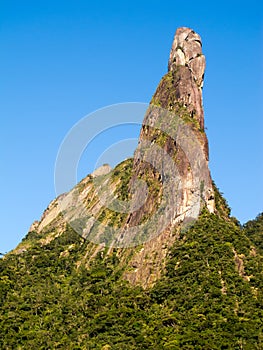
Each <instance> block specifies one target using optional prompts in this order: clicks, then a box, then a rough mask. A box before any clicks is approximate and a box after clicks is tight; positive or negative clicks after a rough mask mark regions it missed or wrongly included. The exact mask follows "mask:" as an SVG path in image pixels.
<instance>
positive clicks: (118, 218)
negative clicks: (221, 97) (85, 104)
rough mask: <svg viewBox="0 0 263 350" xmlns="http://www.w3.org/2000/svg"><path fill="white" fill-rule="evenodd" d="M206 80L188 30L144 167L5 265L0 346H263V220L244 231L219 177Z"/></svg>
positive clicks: (0, 266)
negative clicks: (212, 167) (208, 126)
mask: <svg viewBox="0 0 263 350" xmlns="http://www.w3.org/2000/svg"><path fill="white" fill-rule="evenodd" d="M204 70H205V57H204V55H203V53H202V43H201V38H200V37H199V35H198V34H197V33H195V32H194V31H192V30H191V29H188V28H179V29H178V30H177V32H176V35H175V38H174V41H173V45H172V49H171V53H170V58H169V63H168V73H167V74H166V75H165V76H164V77H163V78H162V79H161V81H160V84H159V85H158V87H157V90H156V92H155V93H154V95H153V98H152V100H151V103H150V105H149V108H148V110H147V112H146V115H145V117H144V121H143V125H142V129H141V133H140V138H139V143H138V147H137V149H136V151H135V154H134V157H133V158H131V159H126V160H124V161H123V162H122V163H120V164H119V165H117V166H116V167H115V168H114V169H111V168H110V167H109V166H108V165H104V166H103V167H101V168H99V169H97V170H96V171H95V172H94V173H93V174H89V175H87V177H85V178H84V179H83V180H82V181H80V183H78V184H77V185H76V186H75V187H74V188H73V189H72V190H71V191H70V192H68V193H65V194H62V195H60V196H59V197H58V198H56V199H54V200H53V201H52V202H51V203H50V205H49V206H48V208H47V209H46V210H45V211H44V213H43V216H42V217H41V219H40V220H39V221H35V222H34V223H33V224H32V226H31V228H30V230H29V232H28V234H27V235H26V237H25V238H24V239H23V240H22V242H21V243H20V244H19V245H18V246H17V247H16V248H15V249H14V250H13V251H11V252H10V253H8V254H6V255H5V256H4V257H3V258H2V259H0V297H1V299H0V300H1V301H0V310H1V312H0V334H1V337H0V348H1V349H7V350H8V349H100V350H109V349H116V350H117V349H125V350H126V349H153V350H156V349H200V350H203V349H207V350H210V349H248V350H250V349H263V245H262V235H263V223H262V222H263V221H262V220H263V214H260V215H259V216H258V217H257V218H256V219H255V220H251V221H249V222H248V223H246V224H245V225H244V226H241V225H240V223H239V222H238V220H237V219H236V218H233V217H231V213H230V208H229V206H228V204H227V201H226V200H225V199H224V198H223V196H222V194H221V193H220V192H219V190H218V189H217V187H216V185H215V184H214V183H213V181H212V179H211V175H210V171H209V167H208V159H209V154H208V141H207V137H206V134H205V128H204V113H203V106H202V86H203V77H204ZM142 183H144V184H146V185H147V186H144V185H142ZM101 198H103V201H102V200H101ZM244 205H245V203H244ZM123 207H125V208H126V209H125V210H121V208H123Z"/></svg>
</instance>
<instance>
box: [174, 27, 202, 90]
mask: <svg viewBox="0 0 263 350" xmlns="http://www.w3.org/2000/svg"><path fill="white" fill-rule="evenodd" d="M178 66H186V67H188V68H189V70H190V71H191V73H192V75H193V78H194V80H195V82H196V84H197V85H198V87H202V86H203V78H204V71H205V56H204V55H203V53H202V40H201V37H200V35H199V34H197V33H196V32H194V31H193V30H192V29H190V28H186V27H181V28H178V29H177V30H176V33H175V36H174V40H173V44H172V49H171V52H170V58H169V63H168V71H169V72H170V71H174V70H176V69H177V68H178Z"/></svg>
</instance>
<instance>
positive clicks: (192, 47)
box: [126, 28, 215, 286]
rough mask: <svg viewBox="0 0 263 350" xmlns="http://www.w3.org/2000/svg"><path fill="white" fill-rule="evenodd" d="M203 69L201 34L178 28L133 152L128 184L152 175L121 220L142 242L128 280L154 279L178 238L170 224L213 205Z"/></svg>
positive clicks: (186, 221) (146, 281) (182, 222)
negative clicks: (137, 229)
mask: <svg viewBox="0 0 263 350" xmlns="http://www.w3.org/2000/svg"><path fill="white" fill-rule="evenodd" d="M204 69H205V57H204V55H203V54H202V42H201V38H200V36H199V35H198V34H197V33H195V32H194V31H193V30H191V29H189V28H179V29H178V30H177V31H176V35H175V38H174V41H173V45H172V49H171V53H170V58H169V63H168V73H167V74H166V75H165V76H164V77H163V78H162V80H161V82H160V84H159V86H158V87H157V90H156V92H155V94H154V95H153V98H152V101H151V104H150V107H149V109H148V111H147V113H146V116H145V118H144V121H143V127H142V129H141V133H140V138H139V144H138V148H137V150H136V152H135V156H134V164H133V172H132V174H133V175H132V180H131V188H134V187H135V186H134V184H135V182H136V181H137V179H140V178H142V179H143V178H144V176H145V174H147V178H148V183H150V181H149V178H150V179H152V186H151V184H150V187H152V188H150V189H148V191H149V194H148V196H147V199H146V200H144V198H145V193H143V191H142V190H141V189H139V190H137V191H136V190H135V193H134V197H135V199H136V202H137V203H138V202H142V205H141V207H140V208H139V209H138V210H136V211H134V212H132V213H130V215H129V217H128V219H127V222H126V226H127V227H129V228H130V227H140V230H141V231H142V232H141V233H140V235H139V237H138V239H139V240H140V239H141V240H142V241H143V243H144V248H143V250H141V251H140V252H139V253H137V254H136V255H135V256H134V257H133V258H132V259H131V262H130V266H131V268H132V267H134V266H135V267H136V268H134V269H133V270H132V269H131V270H132V271H129V272H127V273H126V278H127V279H129V280H130V281H131V282H132V283H143V284H144V285H145V286H147V285H149V284H151V283H152V282H153V280H154V279H155V278H158V275H159V274H160V269H161V268H162V264H161V261H164V258H165V256H166V254H167V251H168V248H169V246H171V245H172V244H173V242H174V240H175V239H177V237H178V236H177V234H175V233H174V232H175V227H176V226H177V225H178V224H180V225H181V226H182V225H184V227H185V225H187V224H189V223H191V222H193V221H194V220H195V219H196V218H197V217H198V215H199V213H200V210H201V209H202V207H203V206H206V207H207V208H208V210H209V211H210V212H213V211H214V209H215V203H214V191H213V185H212V180H211V176H210V172H209V168H208V142H207V137H206V134H205V131H204V112H203V105H202V86H203V78H204ZM141 197H142V198H141ZM163 202H164V204H163V205H162V203H163ZM158 211H159V214H157V219H156V220H155V221H153V224H152V226H150V225H148V227H147V225H146V224H145V220H146V221H149V222H151V217H152V216H154V215H155V213H156V212H157V213H158ZM149 232H150V233H149ZM152 232H154V234H153V233H152ZM142 237H143V238H142ZM145 256H151V257H152V258H151V259H148V260H147V259H145V258H144V257H145ZM153 257H154V258H153Z"/></svg>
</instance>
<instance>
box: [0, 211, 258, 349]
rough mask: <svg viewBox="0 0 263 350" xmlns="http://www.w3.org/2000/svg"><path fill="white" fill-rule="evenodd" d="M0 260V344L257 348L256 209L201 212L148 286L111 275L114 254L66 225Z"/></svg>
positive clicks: (115, 262)
mask: <svg viewBox="0 0 263 350" xmlns="http://www.w3.org/2000/svg"><path fill="white" fill-rule="evenodd" d="M38 239H39V238H38V237H36V235H34V234H29V235H28V237H26V240H31V241H34V242H35V244H34V245H33V247H32V248H30V249H28V250H27V251H25V252H23V253H21V254H18V255H15V254H9V255H8V256H6V257H5V258H3V259H1V260H0V303H1V304H0V305H1V306H0V307H1V313H0V332H1V337H0V348H1V349H104V350H106V349H116V350H117V349H118V350H119V349H125V350H126V349H153V350H156V349H249V350H250V349H262V348H263V333H262V331H263V323H262V322H263V321H262V320H263V308H262V305H263V279H262V267H263V260H262V255H261V254H260V251H262V214H261V216H259V217H258V218H257V219H256V220H254V221H250V222H249V223H247V224H246V225H245V226H244V228H242V227H241V226H240V225H239V224H238V223H237V222H236V220H229V221H227V220H225V219H223V218H220V217H219V216H217V215H214V214H209V213H207V212H206V211H204V212H203V213H202V215H201V216H200V219H199V220H198V222H196V224H195V225H194V226H193V227H191V228H190V229H189V230H188V231H187V232H182V233H181V235H180V239H179V240H178V241H177V242H176V244H175V245H174V246H173V248H172V249H171V252H170V257H169V259H168V260H167V269H166V273H165V274H164V276H163V277H162V278H161V279H160V280H159V282H158V283H157V284H156V285H155V286H154V287H153V288H152V289H150V290H143V289H142V288H140V287H132V286H130V285H129V284H128V283H127V282H125V281H124V280H123V279H121V278H120V277H121V274H122V270H121V269H120V264H119V259H118V254H117V252H116V251H114V252H113V253H112V254H111V255H109V256H106V257H105V256H103V254H102V253H99V254H98V255H97V256H96V259H94V260H93V261H92V263H91V265H90V266H89V267H88V268H86V267H85V264H83V263H81V261H82V260H83V256H84V255H85V253H86V251H87V245H88V244H89V243H87V242H85V241H84V240H83V239H82V238H81V237H80V236H79V235H77V234H76V233H75V232H74V231H72V229H70V228H67V230H66V232H65V233H64V234H62V235H61V236H59V237H57V238H55V239H54V240H53V241H51V242H50V243H49V244H47V245H44V246H40V245H39V244H37V241H38Z"/></svg>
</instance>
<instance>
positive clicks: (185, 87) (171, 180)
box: [16, 28, 215, 287]
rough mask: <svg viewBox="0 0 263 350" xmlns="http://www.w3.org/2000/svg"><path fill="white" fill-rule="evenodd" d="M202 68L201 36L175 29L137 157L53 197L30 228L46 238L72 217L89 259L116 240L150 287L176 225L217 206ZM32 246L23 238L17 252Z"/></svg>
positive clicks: (128, 274) (132, 274)
mask: <svg viewBox="0 0 263 350" xmlns="http://www.w3.org/2000/svg"><path fill="white" fill-rule="evenodd" d="M204 69H205V57H204V55H203V54H202V43H201V39H200V36H199V35H198V34H196V33H195V32H194V31H192V30H191V29H188V28H180V29H178V30H177V32H176V35H175V38H174V41H173V45H172V49H171V53H170V59H169V63H168V73H167V74H166V75H165V76H164V77H163V78H162V80H161V82H160V84H159V86H158V87H157V90H156V92H155V94H154V96H153V98H152V101H151V103H150V106H149V108H148V110H147V112H146V115H145V118H144V120H143V125H142V129H141V133H140V137H139V143H138V147H137V150H136V152H135V155H134V159H133V160H126V161H125V162H123V163H122V164H120V165H119V166H117V167H116V169H113V170H111V169H110V168H109V167H108V166H104V167H102V168H101V169H99V170H97V171H96V172H95V173H93V174H91V175H88V176H87V177H86V178H85V179H83V180H82V181H81V182H80V183H79V184H78V185H77V186H76V187H75V188H73V189H72V190H71V191H70V192H69V193H67V194H64V195H62V196H60V197H59V198H57V199H56V200H54V201H53V202H52V203H51V204H50V205H49V207H48V208H47V210H46V211H45V213H44V215H43V216H42V218H41V220H40V222H35V223H34V224H33V225H32V227H31V229H30V231H31V232H35V233H36V234H42V233H45V237H44V238H43V240H42V241H41V242H42V244H46V243H48V242H50V241H51V240H52V239H53V238H54V237H56V235H58V234H61V233H62V232H64V230H65V227H66V224H69V225H70V226H71V227H72V228H73V229H74V230H75V231H76V232H78V233H79V234H80V235H81V236H82V237H84V238H85V239H87V240H88V241H90V242H93V243H95V245H96V247H94V244H90V249H91V250H90V251H89V250H88V251H87V253H86V256H87V260H88V261H90V260H91V259H92V258H93V257H94V256H95V255H96V254H97V253H98V252H99V251H104V254H106V253H107V254H108V255H109V254H111V250H112V249H113V248H114V247H117V248H119V250H118V255H119V258H120V261H121V263H122V264H123V265H127V264H128V265H127V266H128V267H127V269H126V271H125V273H124V276H125V278H126V279H128V280H129V281H130V282H132V283H133V284H141V285H143V286H144V287H147V286H150V285H152V284H153V283H154V282H155V281H156V280H157V279H158V278H159V277H160V275H161V272H162V270H163V269H164V268H165V259H166V256H167V254H168V250H169V248H170V247H171V246H172V244H173V243H174V242H175V240H176V239H177V231H176V230H174V228H175V227H177V226H178V224H179V225H181V226H182V225H184V226H185V225H189V224H191V222H194V220H196V219H197V217H198V215H199V213H200V211H201V209H202V207H204V206H206V207H207V208H208V210H209V211H210V212H214V210H215V198H214V197H215V196H214V189H213V185H212V180H211V176H210V172H209V169H208V142H207V137H206V134H205V132H204V113H203V107H202V86H203V76H204ZM123 208H126V209H125V210H123ZM133 247H137V248H136V249H134V248H133ZM27 248H28V246H27V243H26V242H24V243H23V244H22V245H20V246H19V247H18V249H17V250H16V252H20V251H23V249H27ZM123 248H125V249H123ZM84 263H87V261H86V262H84Z"/></svg>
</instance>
